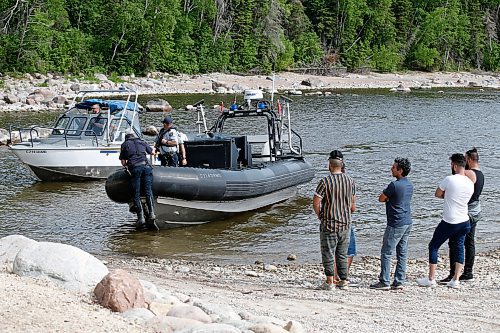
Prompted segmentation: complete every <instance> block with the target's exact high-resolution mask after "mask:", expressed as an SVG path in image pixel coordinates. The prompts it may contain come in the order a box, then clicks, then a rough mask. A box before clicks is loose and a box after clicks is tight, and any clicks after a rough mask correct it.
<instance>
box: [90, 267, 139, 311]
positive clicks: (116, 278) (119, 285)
mask: <svg viewBox="0 0 500 333" xmlns="http://www.w3.org/2000/svg"><path fill="white" fill-rule="evenodd" d="M94 295H95V297H96V299H97V302H98V303H99V304H100V305H102V306H104V307H106V308H109V309H111V310H112V311H115V312H124V311H127V310H129V309H132V308H143V307H144V306H145V301H144V291H143V289H142V285H141V283H140V282H139V279H137V278H136V277H134V276H133V275H132V274H130V273H129V272H127V271H125V270H123V269H117V270H114V271H112V272H110V273H109V274H108V275H106V276H105V277H104V279H102V281H101V282H99V283H98V284H97V286H96V287H95V289H94Z"/></svg>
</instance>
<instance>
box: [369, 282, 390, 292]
mask: <svg viewBox="0 0 500 333" xmlns="http://www.w3.org/2000/svg"><path fill="white" fill-rule="evenodd" d="M370 289H377V290H389V289H391V287H390V286H388V285H386V284H384V283H382V282H380V281H379V282H377V283H374V284H372V285H370Z"/></svg>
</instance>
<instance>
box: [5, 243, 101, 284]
mask: <svg viewBox="0 0 500 333" xmlns="http://www.w3.org/2000/svg"><path fill="white" fill-rule="evenodd" d="M12 271H13V273H16V274H18V275H21V276H31V277H37V278H46V279H49V280H52V281H54V282H55V283H57V284H60V285H61V286H62V287H64V288H66V289H69V290H74V291H78V292H82V293H90V292H91V291H92V290H93V289H94V286H95V285H96V284H97V283H98V282H99V281H101V280H102V278H103V277H104V276H105V275H106V274H108V269H107V267H106V266H105V265H104V264H103V263H102V262H101V261H100V260H99V259H97V258H95V257H94V256H92V255H90V254H88V253H87V252H85V251H82V250H80V249H79V248H76V247H74V246H71V245H66V244H58V243H50V242H37V243H34V244H29V245H27V246H25V247H23V248H22V249H21V250H20V251H19V252H18V254H17V256H16V257H15V259H14V262H13V269H12Z"/></svg>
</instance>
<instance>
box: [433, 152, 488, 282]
mask: <svg viewBox="0 0 500 333" xmlns="http://www.w3.org/2000/svg"><path fill="white" fill-rule="evenodd" d="M465 161H466V163H467V164H466V168H467V169H468V170H466V172H465V174H466V175H467V177H469V178H470V179H471V180H472V182H473V183H474V193H473V194H472V197H471V198H470V200H469V204H468V209H469V219H470V231H469V232H468V233H467V235H466V236H465V243H464V246H465V261H464V271H463V273H462V275H461V276H460V281H464V282H467V281H474V274H473V267H474V259H475V257H476V244H475V236H476V225H477V222H478V221H479V219H480V218H481V204H480V202H479V196H480V195H481V193H482V191H483V186H484V175H483V173H482V172H481V170H479V154H478V152H477V149H476V148H472V149H471V150H468V151H467V152H466V153H465ZM448 246H449V247H450V258H452V257H453V255H454V253H453V250H452V249H453V248H454V244H453V242H448ZM450 261H451V259H450ZM454 274H455V265H454V264H452V263H451V262H450V275H449V276H448V277H446V278H445V279H443V280H441V281H439V283H440V284H446V283H447V282H448V281H450V280H451V277H452V276H453V275H454Z"/></svg>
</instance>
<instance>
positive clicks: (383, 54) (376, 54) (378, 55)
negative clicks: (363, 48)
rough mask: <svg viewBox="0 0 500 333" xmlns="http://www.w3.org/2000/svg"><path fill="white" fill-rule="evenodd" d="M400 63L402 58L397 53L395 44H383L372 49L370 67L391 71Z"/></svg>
mask: <svg viewBox="0 0 500 333" xmlns="http://www.w3.org/2000/svg"><path fill="white" fill-rule="evenodd" d="M401 63H402V58H401V56H400V55H399V54H398V49H397V47H396V45H395V44H393V45H392V47H387V46H385V45H381V46H377V47H376V48H375V49H374V50H373V58H372V62H371V67H373V68H376V69H378V70H380V71H383V72H392V71H395V70H397V69H398V68H399V67H400V66H401Z"/></svg>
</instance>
